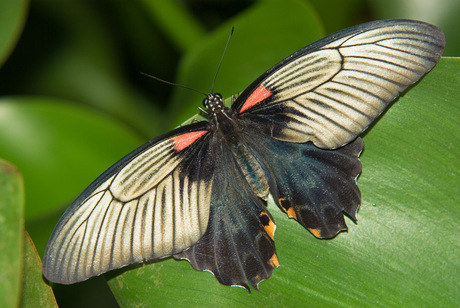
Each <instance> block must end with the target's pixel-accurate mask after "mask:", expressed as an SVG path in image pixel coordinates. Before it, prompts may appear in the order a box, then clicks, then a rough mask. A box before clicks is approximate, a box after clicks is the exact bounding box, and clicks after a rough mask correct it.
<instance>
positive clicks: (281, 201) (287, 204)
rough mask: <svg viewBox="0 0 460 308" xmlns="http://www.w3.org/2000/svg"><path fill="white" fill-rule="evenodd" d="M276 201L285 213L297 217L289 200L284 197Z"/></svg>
mask: <svg viewBox="0 0 460 308" xmlns="http://www.w3.org/2000/svg"><path fill="white" fill-rule="evenodd" d="M278 202H279V205H281V208H282V209H283V210H284V211H285V212H286V214H287V215H288V216H289V217H290V218H294V219H297V215H296V213H295V211H294V208H293V207H292V205H291V203H290V202H289V201H287V200H286V199H284V198H279V199H278Z"/></svg>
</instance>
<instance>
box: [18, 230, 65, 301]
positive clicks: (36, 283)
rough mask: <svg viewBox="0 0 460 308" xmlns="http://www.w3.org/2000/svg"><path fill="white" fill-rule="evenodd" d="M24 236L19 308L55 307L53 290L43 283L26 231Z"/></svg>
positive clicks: (33, 246) (37, 260) (34, 250)
mask: <svg viewBox="0 0 460 308" xmlns="http://www.w3.org/2000/svg"><path fill="white" fill-rule="evenodd" d="M23 236H24V257H23V258H24V269H23V282H22V296H21V307H32V308H33V307H43V308H44V307H57V303H56V300H55V299H54V295H53V290H52V289H51V287H50V286H49V285H48V284H46V283H45V281H43V276H42V262H41V260H40V257H39V255H38V253H37V250H36V249H35V245H34V243H33V242H32V239H31V238H30V236H29V234H28V233H27V231H24V232H23Z"/></svg>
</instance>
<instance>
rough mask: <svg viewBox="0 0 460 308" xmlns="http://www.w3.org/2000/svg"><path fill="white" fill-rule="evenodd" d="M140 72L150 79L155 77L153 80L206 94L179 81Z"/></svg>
mask: <svg viewBox="0 0 460 308" xmlns="http://www.w3.org/2000/svg"><path fill="white" fill-rule="evenodd" d="M140 73H141V75H144V76H147V77H150V78H152V79H155V80H157V81H160V82H163V83H166V84H169V85H171V86H177V87H181V88H184V89H188V90H192V91H195V92H197V93H200V94H203V95H204V96H207V94H206V93H204V92H202V91H200V90H197V89H194V88H192V87H188V86H184V85H183V84H179V83H175V82H171V81H167V80H164V79H161V78H158V77H156V76H153V75H150V74H147V73H144V72H140Z"/></svg>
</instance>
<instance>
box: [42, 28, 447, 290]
mask: <svg viewBox="0 0 460 308" xmlns="http://www.w3.org/2000/svg"><path fill="white" fill-rule="evenodd" d="M444 44H445V41H444V35H443V33H442V31H441V30H440V29H439V28H437V27H435V26H432V25H429V24H426V23H423V22H419V21H410V20H386V21H376V22H371V23H367V24H363V25H360V26H356V27H352V28H350V29H346V30H343V31H340V32H338V33H336V34H333V35H331V36H328V37H326V38H324V39H322V40H320V41H318V42H316V43H313V44H312V45H309V46H307V47H305V48H303V49H301V50H299V51H297V52H295V53H293V54H292V55H290V56H288V57H287V58H285V59H284V60H282V61H281V62H279V63H278V64H276V65H275V66H273V67H272V68H271V69H269V70H268V71H267V72H265V73H264V74H262V75H261V76H260V77H259V78H258V79H256V80H255V81H254V82H253V83H252V84H251V85H249V87H248V88H247V89H246V90H244V91H243V92H242V93H241V95H240V96H238V97H237V98H236V100H235V101H234V102H233V103H232V105H231V107H230V108H228V107H226V106H225V105H224V101H223V98H222V96H221V95H220V94H218V93H212V94H210V95H208V96H207V97H206V98H205V100H204V102H203V104H204V106H205V108H206V112H207V115H208V121H201V122H196V123H193V124H189V125H185V126H182V127H179V128H177V129H175V130H173V131H171V132H169V133H166V134H164V135H162V136H160V137H157V138H154V139H152V140H151V141H149V142H148V143H146V144H144V145H143V146H141V147H139V148H138V149H136V150H134V151H133V152H132V153H130V154H128V155H127V156H125V157H124V158H122V159H121V160H120V161H119V162H117V163H116V164H115V165H113V166H112V167H110V168H109V169H108V170H107V171H106V172H104V173H103V174H102V175H101V176H100V177H99V178H97V179H96V180H95V181H94V182H93V183H92V184H91V185H90V186H89V187H88V188H87V189H85V191H83V193H82V194H81V195H80V196H79V197H78V198H77V199H76V200H75V201H74V202H73V203H72V205H71V206H70V207H69V208H68V209H67V211H66V212H65V213H64V215H63V216H62V218H61V220H60V221H59V222H58V224H57V226H56V228H55V230H54V231H53V234H52V236H51V238H50V241H49V243H48V246H47V249H46V252H45V257H44V261H43V274H44V276H45V277H46V278H47V279H49V280H51V281H54V282H59V283H64V284H69V283H74V282H77V281H82V280H85V279H88V278H90V277H92V276H96V275H100V274H102V273H105V272H107V271H109V270H112V269H116V268H120V267H122V266H125V265H128V264H132V263H136V262H142V261H143V260H151V259H158V258H164V257H169V256H174V257H175V258H177V259H186V260H188V261H189V262H190V263H191V265H192V266H193V267H194V268H195V269H197V270H207V271H210V272H212V273H213V274H214V275H215V277H216V278H217V280H218V281H219V282H220V283H222V284H224V285H236V286H242V287H244V288H246V289H247V290H248V291H249V290H250V288H249V286H250V285H251V286H252V287H254V288H256V289H257V288H258V284H259V283H260V282H261V281H262V280H264V279H267V278H268V277H270V275H271V273H272V271H273V269H274V268H276V267H277V266H278V265H279V261H278V255H277V252H276V249H275V244H274V233H275V229H276V225H275V222H274V221H273V218H272V216H271V215H270V213H269V212H268V210H267V207H266V201H267V199H268V196H269V194H271V195H272V196H273V199H274V201H275V203H276V204H277V205H278V206H279V207H280V208H281V209H282V210H283V211H284V212H286V214H287V215H288V216H289V217H291V218H294V219H295V220H297V221H298V222H299V223H300V224H301V225H303V226H304V227H305V228H307V229H308V230H309V231H310V232H311V233H312V234H313V235H314V236H316V237H318V238H331V237H334V236H335V235H337V233H338V232H340V231H343V230H346V229H347V226H346V224H345V219H344V214H345V215H347V216H348V217H349V218H351V219H352V220H356V213H357V210H358V207H359V204H360V201H361V194H360V191H359V188H358V186H357V183H356V180H357V177H358V175H359V174H360V172H361V163H360V161H359V155H360V153H361V151H362V149H363V146H364V143H363V141H362V139H361V138H360V137H359V136H360V134H361V133H362V132H363V131H364V130H365V129H366V128H367V127H368V126H369V125H371V123H372V122H373V121H374V120H375V119H376V118H377V117H378V116H379V115H380V114H381V113H382V112H383V111H384V110H385V108H386V107H387V106H388V105H389V104H390V103H391V102H392V101H393V100H394V99H395V98H396V97H397V96H398V95H399V94H400V93H401V92H402V91H404V90H405V89H406V88H407V87H409V86H410V85H412V84H413V83H415V82H416V81H418V80H419V79H420V78H421V77H422V76H423V75H424V74H426V73H427V72H428V71H429V70H430V69H431V68H433V67H434V65H435V64H436V63H437V61H438V60H439V58H440V56H441V54H442V51H443V48H444Z"/></svg>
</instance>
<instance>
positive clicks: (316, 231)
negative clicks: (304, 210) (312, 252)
mask: <svg viewBox="0 0 460 308" xmlns="http://www.w3.org/2000/svg"><path fill="white" fill-rule="evenodd" d="M308 231H310V232H311V234H313V235H314V236H316V237H319V238H320V237H321V230H320V229H313V228H308Z"/></svg>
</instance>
